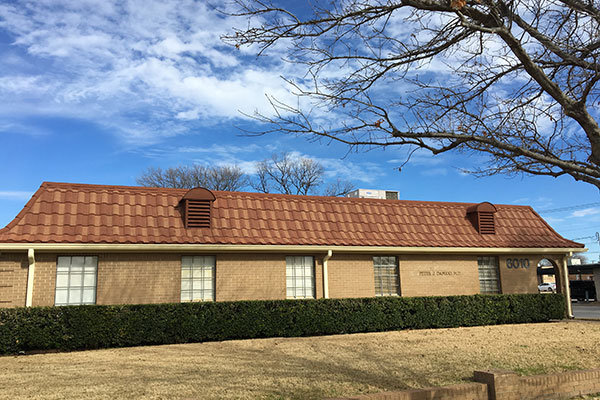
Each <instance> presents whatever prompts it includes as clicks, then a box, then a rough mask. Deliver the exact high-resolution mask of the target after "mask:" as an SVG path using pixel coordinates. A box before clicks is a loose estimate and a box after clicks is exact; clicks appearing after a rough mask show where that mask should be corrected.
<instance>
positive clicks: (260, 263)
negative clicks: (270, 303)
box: [215, 253, 285, 301]
mask: <svg viewBox="0 0 600 400" xmlns="http://www.w3.org/2000/svg"><path fill="white" fill-rule="evenodd" d="M215 295H216V300H217V301H233V300H279V299H285V256H282V255H281V254H231V253H230V254H219V255H217V271H216V288H215Z"/></svg>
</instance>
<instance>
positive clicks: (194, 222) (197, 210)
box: [181, 188, 215, 228]
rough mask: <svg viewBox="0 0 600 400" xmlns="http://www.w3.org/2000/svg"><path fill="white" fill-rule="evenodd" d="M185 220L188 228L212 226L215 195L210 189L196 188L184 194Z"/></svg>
mask: <svg viewBox="0 0 600 400" xmlns="http://www.w3.org/2000/svg"><path fill="white" fill-rule="evenodd" d="M181 201H182V202H183V204H182V206H183V221H184V224H185V227H186V228H210V226H211V223H210V221H211V210H212V203H213V201H215V195H214V194H212V192H211V191H210V190H208V189H204V188H194V189H191V190H190V191H189V192H187V193H186V194H185V196H183V199H181Z"/></svg>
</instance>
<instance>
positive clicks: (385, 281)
mask: <svg viewBox="0 0 600 400" xmlns="http://www.w3.org/2000/svg"><path fill="white" fill-rule="evenodd" d="M373 267H374V275H375V295H376V296H399V295H400V277H399V274H398V259H397V258H396V257H395V256H377V257H373Z"/></svg>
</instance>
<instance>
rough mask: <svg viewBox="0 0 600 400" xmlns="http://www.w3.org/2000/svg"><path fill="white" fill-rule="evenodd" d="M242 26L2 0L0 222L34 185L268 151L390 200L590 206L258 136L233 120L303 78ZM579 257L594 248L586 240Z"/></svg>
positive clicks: (558, 185)
mask: <svg viewBox="0 0 600 400" xmlns="http://www.w3.org/2000/svg"><path fill="white" fill-rule="evenodd" d="M245 23H246V22H245V21H240V20H238V19H235V18H232V17H224V16H223V15H220V14H218V13H216V12H215V11H214V10H213V9H212V8H210V7H208V6H207V5H206V4H205V2H194V1H187V0H181V1H171V2H170V1H150V0H145V1H124V2H113V1H96V0H80V1H76V2H75V1H60V0H54V1H43V0H37V1H21V2H2V3H1V4H0V98H1V99H2V101H1V102H0V141H1V142H0V143H2V145H1V146H0V157H1V160H2V164H1V166H0V225H2V226H4V225H6V224H7V223H8V222H10V220H11V219H12V218H14V216H15V215H16V214H17V213H18V212H19V210H20V209H21V208H22V207H23V205H24V204H25V202H26V201H27V200H28V199H29V197H30V196H31V194H32V193H33V192H34V191H35V190H36V189H37V188H38V187H39V185H40V184H41V182H43V181H62V182H78V183H96V184H115V185H135V178H136V177H137V176H139V175H140V173H142V171H143V170H144V169H146V168H147V167H150V166H160V167H169V166H176V165H185V164H192V163H199V164H207V165H220V164H237V165H239V166H240V167H242V168H243V169H244V170H245V171H246V172H248V173H250V174H251V173H252V172H253V166H254V163H255V162H256V161H258V160H262V159H264V158H267V157H269V156H270V155H271V154H273V153H276V152H283V151H287V152H292V153H293V154H297V155H302V156H309V157H312V158H315V159H317V160H318V161H320V162H321V163H322V164H323V165H324V167H325V169H326V173H327V176H328V178H332V179H333V178H338V177H339V178H341V179H347V180H351V181H352V182H353V183H354V184H355V185H356V186H357V187H361V188H372V189H390V190H399V191H400V197H401V198H402V199H410V200H439V201H465V202H479V201H490V202H492V203H504V204H528V205H531V206H533V207H534V208H535V209H536V210H539V211H543V210H552V209H557V208H562V207H569V206H574V205H580V204H588V203H596V202H600V198H599V196H598V190H597V189H596V188H595V187H593V186H591V185H588V184H584V183H578V182H575V181H574V180H572V179H570V178H558V179H554V178H547V177H520V176H519V177H513V178H510V177H506V176H494V177H488V178H475V177H473V176H470V175H466V174H464V173H462V172H461V169H462V168H468V167H469V166H473V165H476V164H477V163H478V162H481V161H482V160H480V159H478V158H477V157H473V156H464V155H461V154H445V155H441V156H437V157H432V156H430V155H428V154H426V153H418V154H417V155H416V156H415V157H413V159H412V161H411V162H410V164H409V165H408V166H405V167H404V168H402V171H401V172H399V171H398V170H397V169H396V168H397V167H398V166H399V165H400V164H402V162H403V159H404V158H403V157H404V156H405V151H404V150H401V149H392V148H388V149H385V150H372V151H369V152H359V153H349V154H348V153H347V149H346V148H344V147H342V146H340V145H325V144H319V143H311V142H308V141H306V140H303V139H301V138H295V137H289V136H284V135H280V134H271V135H266V136H262V137H247V136H244V135H242V133H241V131H240V130H239V129H238V127H246V128H250V129H252V128H256V126H254V125H253V124H254V123H253V122H252V121H249V120H247V119H246V118H245V117H243V115H242V114H241V113H240V111H242V112H246V113H252V112H254V111H255V110H259V111H262V112H265V113H268V112H269V108H268V105H267V102H266V99H265V95H266V94H269V95H274V96H276V97H278V98H279V99H282V100H284V101H285V100H289V99H291V98H292V97H291V96H290V93H289V88H288V87H287V86H286V85H285V83H284V82H283V81H282V79H281V78H280V76H281V75H285V76H292V77H293V76H301V74H302V71H301V70H299V68H298V67H297V66H294V65H290V64H286V63H284V62H282V61H281V59H280V57H279V56H278V55H277V54H271V55H267V56H266V57H263V58H261V59H256V58H255V57H254V56H253V53H252V49H241V50H236V49H234V48H231V47H229V46H227V45H224V44H223V43H222V42H221V40H220V36H221V35H222V34H224V33H227V32H229V31H230V29H231V27H233V26H243V25H244V24H245ZM544 216H545V217H546V220H547V221H548V222H549V223H550V224H551V225H552V226H553V227H554V228H555V229H556V230H557V231H558V232H559V233H561V234H563V235H564V236H565V237H567V238H578V237H586V236H593V235H594V234H595V232H596V231H598V230H600V229H599V222H600V207H595V206H593V207H582V208H577V209H572V210H568V211H562V212H551V213H547V214H544ZM583 242H585V243H586V245H587V246H588V247H589V248H590V253H589V257H590V259H592V260H597V259H598V257H599V256H600V248H599V246H598V245H597V244H594V241H593V240H591V239H586V240H583Z"/></svg>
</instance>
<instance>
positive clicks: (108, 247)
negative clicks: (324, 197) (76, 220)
mask: <svg viewBox="0 0 600 400" xmlns="http://www.w3.org/2000/svg"><path fill="white" fill-rule="evenodd" d="M30 248H33V249H35V250H36V251H40V252H54V251H78V252H111V253H118V252H166V253H169V252H237V253H239V252H263V253H265V252H266V253H270V252H277V253H280V252H298V253H311V252H327V251H328V250H332V251H337V252H344V253H373V254H381V253H395V254H405V253H411V254H414V253H426V254H431V253H436V254H515V253H516V254H556V253H558V254H563V253H570V252H573V253H581V252H585V251H587V250H588V249H587V248H566V247H548V248H544V247H391V246H321V245H231V244H124V243H123V244H121V243H118V244H103V243H0V251H27V250H28V249H30Z"/></svg>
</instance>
